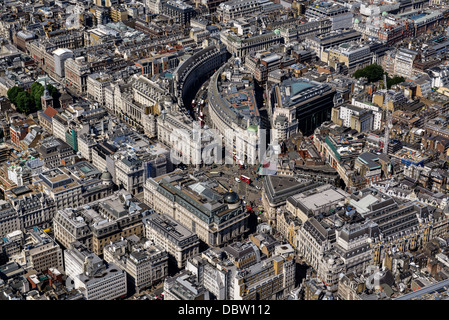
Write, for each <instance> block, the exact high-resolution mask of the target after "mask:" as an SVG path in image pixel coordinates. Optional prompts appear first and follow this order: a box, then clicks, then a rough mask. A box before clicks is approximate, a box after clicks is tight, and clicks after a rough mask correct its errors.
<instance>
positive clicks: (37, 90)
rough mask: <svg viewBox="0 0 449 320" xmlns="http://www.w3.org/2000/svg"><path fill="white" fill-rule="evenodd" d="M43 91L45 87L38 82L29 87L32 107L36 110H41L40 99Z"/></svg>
mask: <svg viewBox="0 0 449 320" xmlns="http://www.w3.org/2000/svg"><path fill="white" fill-rule="evenodd" d="M44 91H45V87H44V86H43V85H41V84H40V83H39V82H34V83H33V84H32V85H31V90H30V94H31V97H32V98H33V100H34V106H35V108H36V110H40V109H41V108H42V106H41V97H42V95H43V94H44Z"/></svg>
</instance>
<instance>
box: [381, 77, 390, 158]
mask: <svg viewBox="0 0 449 320" xmlns="http://www.w3.org/2000/svg"><path fill="white" fill-rule="evenodd" d="M384 84H385V89H386V91H385V102H384V105H385V106H386V108H385V122H386V125H385V133H384V149H383V150H382V151H383V153H384V154H386V155H388V142H389V140H390V128H391V118H392V115H391V112H390V110H388V100H389V99H388V88H387V74H386V73H384Z"/></svg>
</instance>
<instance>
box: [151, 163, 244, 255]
mask: <svg viewBox="0 0 449 320" xmlns="http://www.w3.org/2000/svg"><path fill="white" fill-rule="evenodd" d="M144 201H145V203H146V204H147V205H148V206H150V207H151V208H154V210H155V211H156V212H159V213H162V214H166V215H168V216H169V217H171V218H173V219H175V220H176V221H177V222H179V223H181V224H182V225H184V226H185V227H186V228H187V229H189V230H190V231H192V232H193V233H196V234H197V235H198V238H199V239H200V240H202V241H203V242H205V243H206V244H207V245H210V246H222V245H224V244H226V243H230V242H232V241H233V240H235V239H238V238H239V237H242V236H243V235H244V234H245V233H246V232H247V230H248V218H249V212H248V211H247V209H246V207H245V205H244V204H243V202H242V201H241V199H240V197H239V195H238V194H237V193H236V192H234V191H232V190H226V189H224V188H223V187H222V186H221V185H220V184H219V183H217V182H216V181H214V180H212V179H210V178H207V177H206V176H204V175H203V174H202V173H198V174H196V175H191V174H189V173H188V172H183V171H182V170H179V169H178V170H176V171H173V172H172V173H169V174H166V175H163V176H161V177H157V178H150V179H148V180H147V182H146V184H145V189H144Z"/></svg>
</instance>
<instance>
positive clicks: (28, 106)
mask: <svg viewBox="0 0 449 320" xmlns="http://www.w3.org/2000/svg"><path fill="white" fill-rule="evenodd" d="M16 108H17V110H18V111H19V112H22V113H25V114H30V113H31V112H33V111H34V108H35V105H34V100H33V97H31V95H30V94H29V93H28V92H27V91H22V92H20V93H19V94H18V95H17V97H16Z"/></svg>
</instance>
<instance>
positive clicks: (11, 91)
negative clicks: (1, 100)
mask: <svg viewBox="0 0 449 320" xmlns="http://www.w3.org/2000/svg"><path fill="white" fill-rule="evenodd" d="M23 91H24V90H23V88H22V87H18V86H14V87H12V88H10V89H9V90H8V92H7V93H6V95H7V96H8V99H9V101H11V102H12V103H13V104H14V105H15V104H16V103H15V101H16V98H17V95H18V94H19V93H20V92H23Z"/></svg>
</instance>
